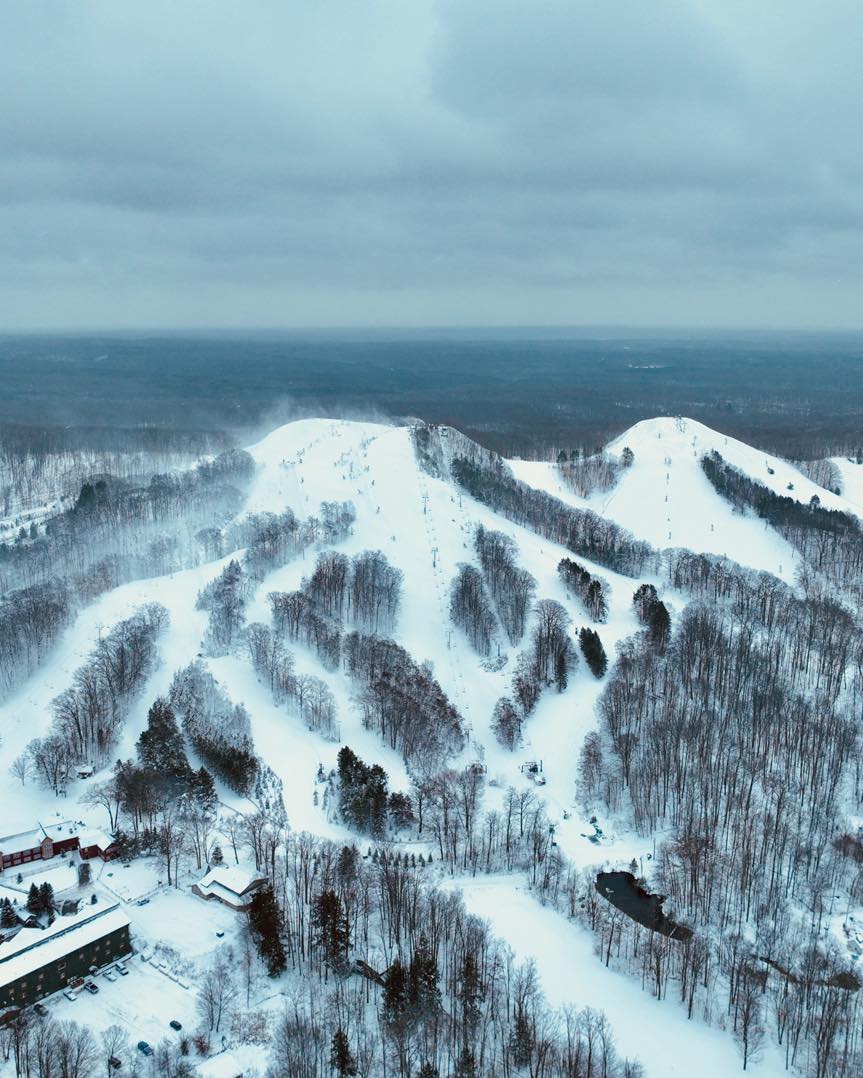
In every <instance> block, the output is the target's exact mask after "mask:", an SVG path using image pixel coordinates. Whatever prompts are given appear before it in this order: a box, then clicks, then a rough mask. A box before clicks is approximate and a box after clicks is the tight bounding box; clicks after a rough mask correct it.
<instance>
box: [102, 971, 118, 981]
mask: <svg viewBox="0 0 863 1078" xmlns="http://www.w3.org/2000/svg"><path fill="white" fill-rule="evenodd" d="M105 980H106V981H116V980H117V978H116V977H115V976H114V974H113V973H112V972H111V971H110V970H109V969H106V970H105Z"/></svg>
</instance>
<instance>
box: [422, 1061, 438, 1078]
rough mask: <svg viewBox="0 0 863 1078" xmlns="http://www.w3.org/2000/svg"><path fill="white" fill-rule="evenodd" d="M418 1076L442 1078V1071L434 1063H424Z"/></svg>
mask: <svg viewBox="0 0 863 1078" xmlns="http://www.w3.org/2000/svg"><path fill="white" fill-rule="evenodd" d="M417 1078H440V1071H439V1070H438V1069H437V1067H436V1066H435V1065H434V1063H423V1065H422V1066H421V1067H420V1070H419V1074H418V1075H417Z"/></svg>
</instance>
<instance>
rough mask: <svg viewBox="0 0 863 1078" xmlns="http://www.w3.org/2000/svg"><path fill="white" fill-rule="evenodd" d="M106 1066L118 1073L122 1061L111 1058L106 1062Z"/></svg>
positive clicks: (114, 1057)
mask: <svg viewBox="0 0 863 1078" xmlns="http://www.w3.org/2000/svg"><path fill="white" fill-rule="evenodd" d="M108 1066H109V1067H110V1068H111V1069H112V1070H115V1071H118V1070H119V1069H120V1068H121V1067H122V1066H123V1060H122V1059H118V1058H117V1056H111V1058H110V1059H109V1060H108Z"/></svg>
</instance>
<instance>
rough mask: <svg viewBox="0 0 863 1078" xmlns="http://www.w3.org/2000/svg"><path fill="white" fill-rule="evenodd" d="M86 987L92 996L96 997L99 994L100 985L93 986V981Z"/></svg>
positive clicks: (88, 982)
mask: <svg viewBox="0 0 863 1078" xmlns="http://www.w3.org/2000/svg"><path fill="white" fill-rule="evenodd" d="M84 987H85V988H86V989H87V991H88V992H89V993H90V994H91V995H93V996H95V995H96V993H97V992H98V991H99V986H98V984H93V982H92V981H87V983H86V984H85V985H84Z"/></svg>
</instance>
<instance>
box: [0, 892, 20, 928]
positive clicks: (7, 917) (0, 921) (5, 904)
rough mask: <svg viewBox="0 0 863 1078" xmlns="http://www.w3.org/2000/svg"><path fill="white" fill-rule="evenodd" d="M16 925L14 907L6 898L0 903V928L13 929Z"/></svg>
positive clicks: (16, 918) (16, 919)
mask: <svg viewBox="0 0 863 1078" xmlns="http://www.w3.org/2000/svg"><path fill="white" fill-rule="evenodd" d="M17 924H18V917H17V915H16V913H15V907H14V906H13V905H12V903H11V902H10V901H9V899H8V898H4V899H3V901H2V902H0V928H14V927H15V925H17Z"/></svg>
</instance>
